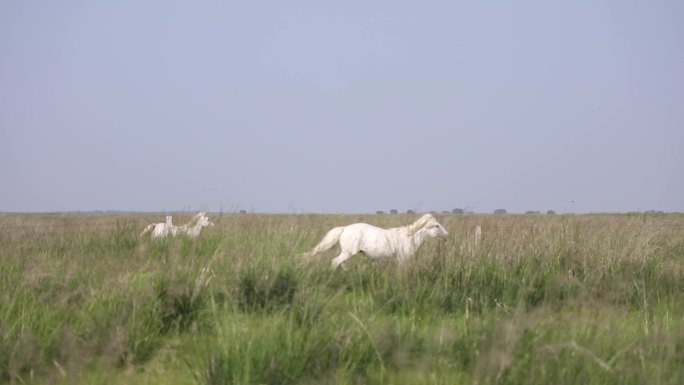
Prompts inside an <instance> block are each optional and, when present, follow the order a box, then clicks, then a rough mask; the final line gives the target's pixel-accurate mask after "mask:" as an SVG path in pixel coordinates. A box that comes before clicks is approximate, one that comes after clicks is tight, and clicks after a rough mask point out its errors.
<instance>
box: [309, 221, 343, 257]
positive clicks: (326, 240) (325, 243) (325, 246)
mask: <svg viewBox="0 0 684 385" xmlns="http://www.w3.org/2000/svg"><path fill="white" fill-rule="evenodd" d="M345 227H346V226H340V227H335V228H334V229H332V230H330V231H328V233H327V234H325V237H323V240H322V241H321V242H320V243H319V244H318V245H316V247H314V248H313V249H312V250H311V251H309V252H308V253H304V254H303V257H304V258H309V257H313V256H314V255H316V254H318V253H320V252H323V251H326V250H329V249H332V248H333V246H335V245H336V244H337V242H339V240H340V235H341V234H342V231H344V228H345Z"/></svg>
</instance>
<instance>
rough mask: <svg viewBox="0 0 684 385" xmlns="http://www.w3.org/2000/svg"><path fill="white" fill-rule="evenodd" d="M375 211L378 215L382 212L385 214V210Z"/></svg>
mask: <svg viewBox="0 0 684 385" xmlns="http://www.w3.org/2000/svg"><path fill="white" fill-rule="evenodd" d="M375 213H376V214H378V215H383V214H385V212H384V211H382V210H378V211H376V212H375Z"/></svg>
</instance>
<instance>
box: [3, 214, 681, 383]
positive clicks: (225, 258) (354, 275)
mask: <svg viewBox="0 0 684 385" xmlns="http://www.w3.org/2000/svg"><path fill="white" fill-rule="evenodd" d="M161 217H162V216H149V215H129V216H89V215H56V214H54V215H48V214H44V215H2V216H0V274H2V280H0V383H36V384H38V383H40V384H42V383H60V384H62V383H63V384H75V383H76V384H77V383H87V384H97V383H101V384H125V383H138V382H140V383H169V384H195V383H196V384H253V383H254V384H300V383H305V384H306V383H310V384H320V383H324V384H325V383H331V384H332V383H335V384H338V383H340V384H356V383H386V384H421V383H424V384H453V383H456V384H457V383H463V384H466V383H467V384H470V383H478V384H490V383H492V384H493V383H501V384H507V383H511V384H516V383H531V384H535V383H538V384H548V383H553V382H555V383H563V384H573V383H578V384H579V383H581V384H592V383H596V384H606V383H609V384H610V383H615V384H643V383H649V384H680V383H684V369H683V368H684V262H683V258H684V216H682V215H677V214H669V215H644V214H633V215H626V214H625V215H578V216H561V215H559V216H516V215H509V216H478V215H470V216H455V215H448V216H443V217H441V218H439V220H440V222H441V223H442V224H443V225H444V226H445V227H446V228H447V229H448V230H449V232H450V237H449V239H448V240H447V241H444V242H440V241H431V242H426V244H425V245H424V246H423V247H422V248H421V249H420V250H419V252H418V253H417V254H416V255H415V256H414V257H413V258H412V259H411V260H410V261H408V262H406V263H404V264H397V263H395V262H392V261H380V262H373V261H370V260H368V259H366V258H365V257H364V256H362V255H359V256H355V257H353V258H352V259H351V260H350V261H348V264H347V266H346V269H338V270H337V271H332V270H331V269H330V259H331V257H332V256H333V255H332V254H331V255H327V256H322V257H321V258H319V259H318V260H314V261H310V262H305V261H303V260H302V259H300V258H298V255H299V254H300V253H302V252H304V251H306V250H308V249H309V248H311V247H312V246H313V245H314V244H315V243H317V242H318V241H319V240H320V237H322V235H323V234H324V233H325V232H326V231H327V230H328V229H329V228H330V227H333V226H337V225H342V224H348V223H353V222H357V221H365V222H370V223H374V224H377V225H380V226H384V227H393V226H400V225H404V224H408V223H409V222H411V220H413V219H415V218H412V217H409V216H402V215H396V216H354V215H349V216H341V215H340V216H333V215H320V216H317V215H221V216H214V218H213V219H214V220H215V221H216V223H217V226H215V227H213V228H209V229H208V231H206V232H204V233H202V235H201V236H200V237H199V238H198V239H195V240H193V239H188V238H175V239H164V240H157V241H155V240H150V239H143V238H140V237H139V236H138V234H139V232H140V231H141V230H142V229H143V228H144V226H145V224H147V223H148V222H152V221H158V220H160V218H161ZM183 220H187V218H185V219H183V218H174V221H175V222H178V223H182V222H183ZM477 225H479V226H481V228H482V233H483V234H482V239H481V240H480V242H478V243H477V244H476V243H475V242H474V239H473V232H474V228H475V226H477Z"/></svg>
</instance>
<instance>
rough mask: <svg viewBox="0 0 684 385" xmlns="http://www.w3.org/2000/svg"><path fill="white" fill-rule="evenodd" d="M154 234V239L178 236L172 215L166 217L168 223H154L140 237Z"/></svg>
mask: <svg viewBox="0 0 684 385" xmlns="http://www.w3.org/2000/svg"><path fill="white" fill-rule="evenodd" d="M150 231H151V232H152V238H164V237H165V236H167V235H169V234H171V235H176V227H175V226H174V225H173V220H172V218H171V215H167V216H166V222H161V223H153V224H151V225H149V226H147V227H145V230H143V231H142V233H140V236H141V237H142V236H143V235H145V234H147V233H149V232H150Z"/></svg>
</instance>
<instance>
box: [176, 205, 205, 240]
mask: <svg viewBox="0 0 684 385" xmlns="http://www.w3.org/2000/svg"><path fill="white" fill-rule="evenodd" d="M207 226H214V223H213V222H212V221H210V220H209V217H207V213H206V212H204V211H202V212H200V213H197V214H196V215H195V216H194V217H192V219H191V220H190V222H188V223H186V224H184V225H181V226H174V231H173V235H176V234H186V235H187V236H189V237H190V238H196V237H197V236H198V235H199V234H200V231H202V229H203V228H205V227H207Z"/></svg>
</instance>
